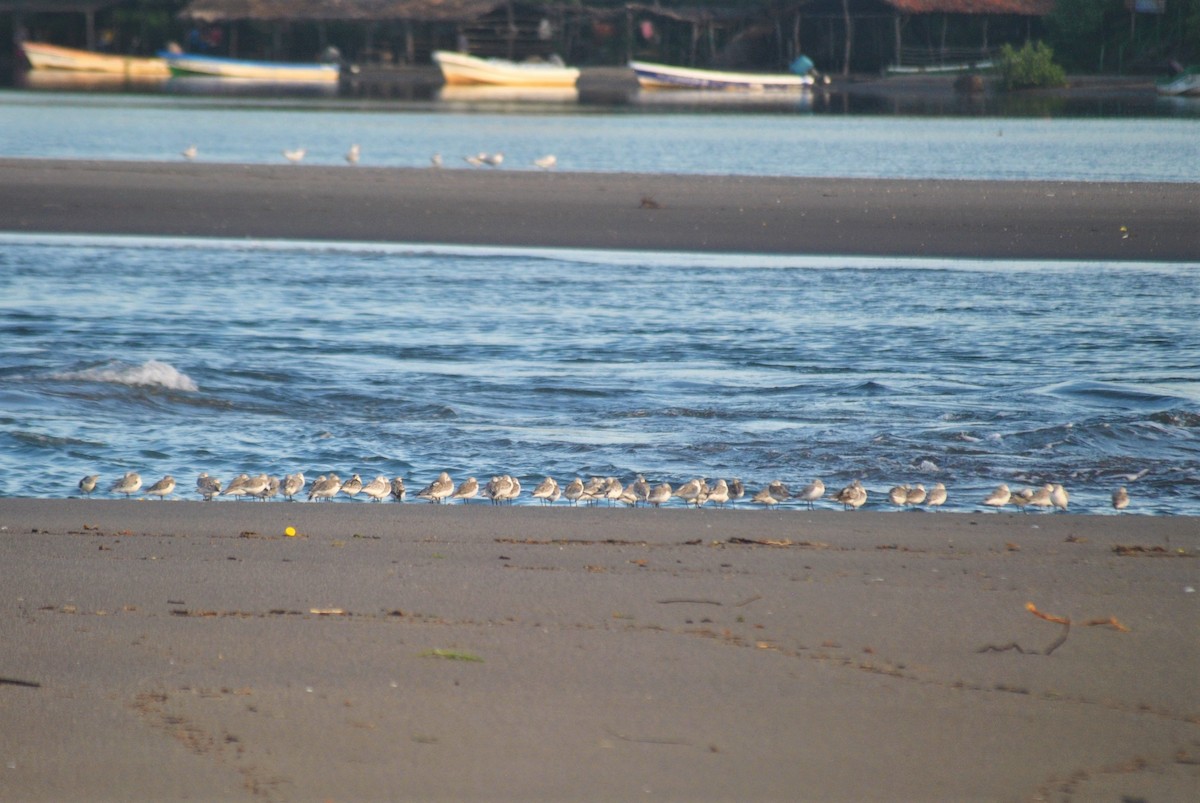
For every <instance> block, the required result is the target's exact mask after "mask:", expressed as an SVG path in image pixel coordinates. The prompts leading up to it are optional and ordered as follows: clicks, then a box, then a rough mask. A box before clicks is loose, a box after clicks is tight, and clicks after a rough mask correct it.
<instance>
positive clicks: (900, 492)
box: [888, 485, 908, 507]
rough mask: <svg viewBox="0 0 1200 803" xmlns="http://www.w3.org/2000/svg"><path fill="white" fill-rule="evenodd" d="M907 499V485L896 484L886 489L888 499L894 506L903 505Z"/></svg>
mask: <svg viewBox="0 0 1200 803" xmlns="http://www.w3.org/2000/svg"><path fill="white" fill-rule="evenodd" d="M907 499H908V486H907V485H896V486H893V487H892V489H891V490H890V491H888V501H889V502H891V503H892V504H893V505H895V506H896V507H904V502H905V500H907Z"/></svg>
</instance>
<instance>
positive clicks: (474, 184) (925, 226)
mask: <svg viewBox="0 0 1200 803" xmlns="http://www.w3.org/2000/svg"><path fill="white" fill-rule="evenodd" d="M0 209H4V210H6V211H5V213H4V215H3V217H2V218H0V231H10V232H52V233H101V234H146V235H172V236H185V237H228V238H288V239H295V238H304V239H314V240H361V241H382V242H401V243H441V244H469V245H507V246H532V247H537V246H545V247H583V248H618V249H636V250H649V249H658V250H675V251H710V252H711V251H729V252H747V253H770V254H802V255H826V254H828V255H884V256H935V257H961V258H995V259H1105V260H1108V259H1114V260H1168V261H1179V260H1195V259H1197V258H1198V255H1200V240H1198V238H1197V231H1196V221H1197V220H1200V195H1198V194H1197V193H1196V192H1195V187H1194V186H1192V185H1188V184H1117V183H1112V184H1097V183H1088V184H1084V183H1069V182H980V181H894V180H871V179H808V178H750V177H730V176H669V175H634V174H589V173H562V172H552V171H551V172H533V171H523V172H522V171H516V170H503V169H502V170H468V169H441V170H434V169H398V168H369V167H349V166H338V167H333V166H329V167H322V166H304V165H278V166H245V165H218V164H189V163H180V164H174V163H172V164H166V163H120V162H83V161H78V162H72V161H42V160H13V159H0Z"/></svg>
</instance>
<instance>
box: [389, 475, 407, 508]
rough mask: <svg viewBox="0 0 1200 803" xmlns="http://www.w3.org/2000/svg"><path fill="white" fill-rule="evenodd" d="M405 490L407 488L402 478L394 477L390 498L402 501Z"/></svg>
mask: <svg viewBox="0 0 1200 803" xmlns="http://www.w3.org/2000/svg"><path fill="white" fill-rule="evenodd" d="M407 492H408V491H407V489H405V487H404V478H403V477H394V478H393V479H392V498H393V499H395V500H396V501H397V502H403V501H404V494H405V493H407Z"/></svg>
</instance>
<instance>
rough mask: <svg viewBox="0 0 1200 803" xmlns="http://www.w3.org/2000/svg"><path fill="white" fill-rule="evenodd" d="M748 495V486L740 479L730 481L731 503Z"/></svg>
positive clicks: (735, 478)
mask: <svg viewBox="0 0 1200 803" xmlns="http://www.w3.org/2000/svg"><path fill="white" fill-rule="evenodd" d="M745 495H746V485H745V484H744V483H743V482H742V481H741V479H739V478H738V477H734V478H733V479H731V480H730V481H729V501H730V502H736V501H737V500H739V499H741V498H742V497H743V496H745Z"/></svg>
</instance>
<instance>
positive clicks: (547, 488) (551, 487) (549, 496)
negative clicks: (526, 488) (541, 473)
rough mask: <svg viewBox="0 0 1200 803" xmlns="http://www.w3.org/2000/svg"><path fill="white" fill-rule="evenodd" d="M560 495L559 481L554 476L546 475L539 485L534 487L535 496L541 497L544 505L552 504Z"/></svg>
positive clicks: (535, 497)
mask: <svg viewBox="0 0 1200 803" xmlns="http://www.w3.org/2000/svg"><path fill="white" fill-rule="evenodd" d="M558 495H559V490H558V483H557V482H555V480H554V478H553V477H546V479H544V480H542V482H541V484H540V485H538V487H536V488H534V489H533V498H534V499H540V500H541V501H542V504H543V505H547V504H552V503H553V501H554V500H555V499H557V498H558Z"/></svg>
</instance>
